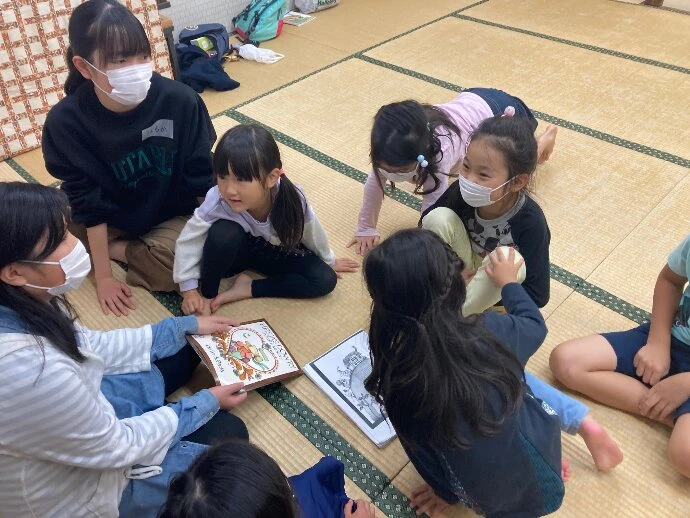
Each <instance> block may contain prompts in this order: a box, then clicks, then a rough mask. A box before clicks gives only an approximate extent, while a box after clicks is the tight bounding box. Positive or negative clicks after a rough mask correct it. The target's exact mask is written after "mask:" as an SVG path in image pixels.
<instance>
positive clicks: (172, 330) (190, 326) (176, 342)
mask: <svg viewBox="0 0 690 518" xmlns="http://www.w3.org/2000/svg"><path fill="white" fill-rule="evenodd" d="M198 328H199V324H198V322H197V319H196V317H195V316H193V315H190V316H187V317H172V318H166V319H165V320H161V321H160V322H158V323H157V324H154V325H152V326H151V331H152V333H153V343H152V345H151V361H156V360H160V359H161V358H167V357H168V356H172V355H173V354H176V353H177V352H178V351H179V350H180V349H182V348H183V347H184V346H185V345H186V344H187V337H186V335H188V334H193V333H196V332H197V329H198Z"/></svg>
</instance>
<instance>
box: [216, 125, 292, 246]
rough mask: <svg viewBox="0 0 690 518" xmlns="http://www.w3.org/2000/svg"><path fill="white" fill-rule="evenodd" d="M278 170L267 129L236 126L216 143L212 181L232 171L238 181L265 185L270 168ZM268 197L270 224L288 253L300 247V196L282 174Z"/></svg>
mask: <svg viewBox="0 0 690 518" xmlns="http://www.w3.org/2000/svg"><path fill="white" fill-rule="evenodd" d="M282 168H283V162H282V161H281V160H280V150H279V149H278V144H276V141H275V140H274V139H273V136H272V135H271V134H270V133H269V132H268V130H266V129H264V128H263V127H261V126H258V125H256V124H239V125H237V126H235V127H233V128H231V129H230V130H228V131H227V132H226V133H225V135H223V136H222V137H221V139H220V141H219V142H218V146H216V152H215V154H214V156H213V173H214V175H215V176H216V178H225V177H226V176H227V175H228V174H229V173H230V171H232V174H234V175H235V178H237V179H238V180H240V181H245V182H251V181H252V180H259V181H260V182H261V184H262V185H265V183H266V176H267V175H268V174H269V173H270V172H271V171H273V170H274V169H282ZM276 191H277V192H276ZM271 196H272V200H271V202H272V207H271V213H270V215H269V219H270V221H271V224H272V225H273V228H274V229H275V231H276V233H277V234H278V238H279V239H280V243H281V245H282V246H283V247H285V248H286V249H288V250H289V249H293V248H295V247H296V246H297V245H299V244H300V242H301V241H302V235H303V234H304V196H303V195H302V194H301V193H300V192H299V191H298V190H297V187H295V185H294V184H293V183H292V182H291V181H290V179H289V178H288V177H287V176H286V175H284V174H283V175H282V176H281V177H280V185H279V186H278V188H277V189H273V190H272V191H271Z"/></svg>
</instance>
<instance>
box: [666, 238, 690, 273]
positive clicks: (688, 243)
mask: <svg viewBox="0 0 690 518" xmlns="http://www.w3.org/2000/svg"><path fill="white" fill-rule="evenodd" d="M668 267H669V268H670V269H671V271H672V272H673V273H675V274H677V275H680V276H681V277H685V278H686V279H688V278H690V234H688V235H687V236H686V237H685V239H684V240H683V241H682V242H681V243H680V245H678V246H677V247H676V249H675V250H673V252H671V254H670V255H669V256H668Z"/></svg>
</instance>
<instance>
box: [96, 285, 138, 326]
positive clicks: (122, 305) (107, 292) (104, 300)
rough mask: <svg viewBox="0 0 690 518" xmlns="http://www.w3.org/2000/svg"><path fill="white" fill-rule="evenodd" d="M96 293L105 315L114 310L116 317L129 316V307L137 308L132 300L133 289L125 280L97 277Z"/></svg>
mask: <svg viewBox="0 0 690 518" xmlns="http://www.w3.org/2000/svg"><path fill="white" fill-rule="evenodd" d="M96 295H97V296H98V302H99V303H100V304H101V310H103V314H104V315H107V314H109V313H110V311H112V312H113V315H115V316H116V317H120V316H122V315H124V316H127V315H128V314H129V311H128V308H129V309H136V306H135V305H134V303H133V302H132V300H131V297H132V290H130V289H129V286H127V285H126V284H125V283H124V282H122V281H118V280H117V279H116V278H114V277H102V278H100V279H96Z"/></svg>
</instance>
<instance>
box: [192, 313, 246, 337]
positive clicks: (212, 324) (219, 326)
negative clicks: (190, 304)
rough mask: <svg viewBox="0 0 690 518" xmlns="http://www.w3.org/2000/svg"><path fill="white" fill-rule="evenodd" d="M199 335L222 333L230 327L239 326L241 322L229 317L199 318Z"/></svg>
mask: <svg viewBox="0 0 690 518" xmlns="http://www.w3.org/2000/svg"><path fill="white" fill-rule="evenodd" d="M196 321H197V323H198V329H197V331H196V332H197V333H198V334H200V335H210V334H211V333H221V332H223V331H227V330H228V328H229V327H230V326H239V325H240V324H239V322H237V321H236V320H233V319H232V318H228V317H219V316H212V317H210V316H209V317H198V318H197V319H196Z"/></svg>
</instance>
